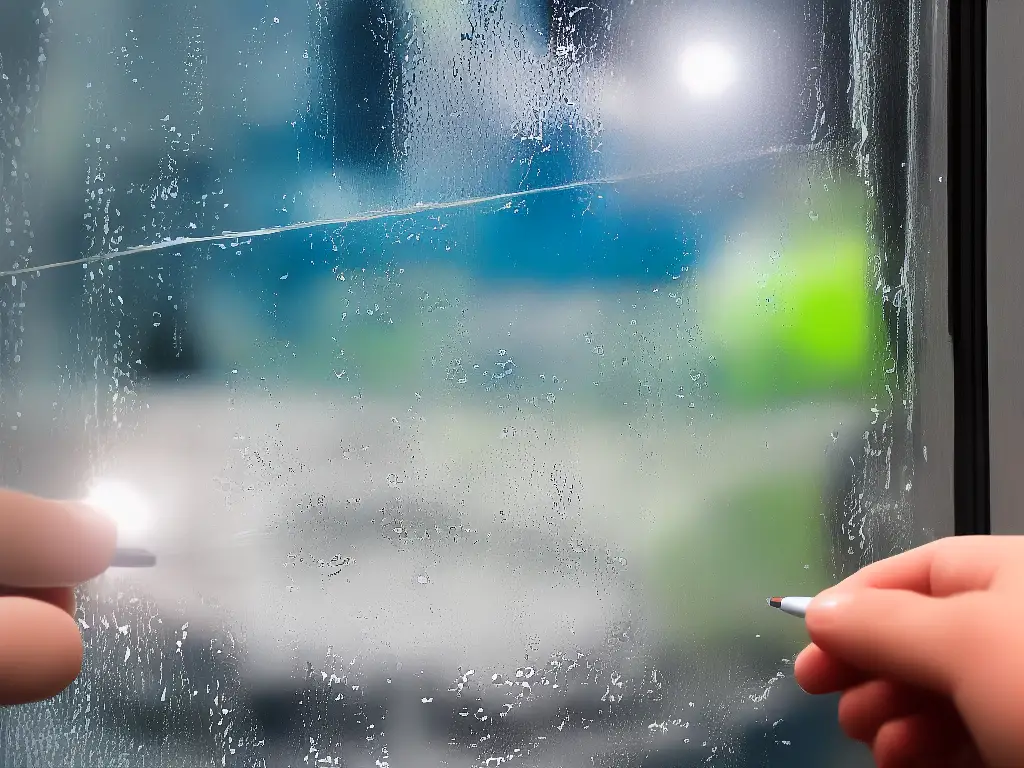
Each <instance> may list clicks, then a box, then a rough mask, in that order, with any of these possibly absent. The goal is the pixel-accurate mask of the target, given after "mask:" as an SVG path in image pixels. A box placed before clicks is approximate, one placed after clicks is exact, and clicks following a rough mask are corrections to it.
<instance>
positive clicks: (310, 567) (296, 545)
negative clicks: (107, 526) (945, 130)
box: [0, 0, 951, 768]
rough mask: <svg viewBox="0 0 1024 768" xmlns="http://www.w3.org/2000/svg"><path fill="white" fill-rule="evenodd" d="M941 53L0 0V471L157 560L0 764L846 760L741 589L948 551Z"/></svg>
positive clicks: (1, 718) (378, 12)
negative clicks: (931, 420) (924, 395)
mask: <svg viewBox="0 0 1024 768" xmlns="http://www.w3.org/2000/svg"><path fill="white" fill-rule="evenodd" d="M883 6H884V7H883ZM883 11H884V12H883ZM943 18H944V17H943V15H942V7H941V4H933V3H928V2H915V1H913V0H912V1H911V2H909V3H907V4H905V5H903V6H901V7H900V8H898V9H893V8H891V7H889V4H884V3H882V2H880V0H787V1H786V2H779V3H772V4H764V3H755V2H751V1H750V0H744V1H742V2H741V1H739V0H736V1H735V2H722V1H721V0H718V1H717V2H711V0H696V1H693V2H691V1H690V0H687V2H672V1H670V0H650V1H647V2H634V1H633V0H629V1H628V2H627V1H626V0H596V2H589V3H583V1H582V0H581V3H580V4H576V3H568V2H563V0H530V1H529V2H510V1H508V0H496V1H495V2H493V3H470V2H464V1H462V0H459V1H456V0H345V1H344V2H336V1H334V0H328V1H327V2H321V1H320V0H317V2H312V1H311V0H277V2H268V3H249V2H245V3H243V2H238V0H228V1H226V2H219V3H214V4H209V5H208V6H206V7H200V6H197V5H194V4H191V3H185V2H182V1H181V0H161V2H157V3H153V2H145V3H142V2H136V1H135V0H99V1H98V2H94V3H89V4H82V3H69V2H68V3H66V2H61V3H58V4H56V5H51V4H49V3H39V2H30V1H29V0H25V1H24V2H15V3H7V4H5V5H4V6H3V7H0V182H2V185H3V186H2V193H0V205H2V208H3V211H2V213H3V217H4V226H5V229H4V233H3V235H4V237H3V242H0V273H2V274H0V281H2V287H0V310H2V313H0V461H2V464H0V473H2V477H0V480H2V482H4V483H5V484H7V485H11V486H15V487H18V488H22V489H25V490H28V491H33V492H37V493H42V494H47V495H53V496H60V497H75V498H77V497H86V498H89V499H92V500H93V501H94V502H96V503H97V504H100V505H101V506H103V507H104V508H106V509H107V510H108V511H110V512H111V513H112V514H115V515H116V516H118V518H119V520H120V522H121V533H122V536H123V539H124V541H125V543H137V544H141V545H144V546H148V547H150V548H152V549H153V550H155V551H156V552H157V553H158V555H159V558H160V559H159V564H158V566H157V567H156V568H154V569H152V570H151V571H146V572H112V573H110V574H108V575H107V576H105V577H104V578H102V579H101V580H99V581H98V582H97V583H95V584H93V585H90V586H89V587H88V588H87V589H86V590H84V592H83V594H82V596H81V598H80V607H79V614H78V621H79V624H80V626H81V628H82V631H83V634H84V636H85V638H86V646H87V659H86V666H85V672H84V674H83V676H82V679H81V680H80V681H79V682H78V683H76V684H75V685H74V686H73V687H72V688H71V689H69V690H68V691H66V692H65V693H64V694H62V695H61V696H60V697H59V698H58V699H56V700H54V701H53V702H49V703H46V704H43V705H39V706H33V707H25V708H19V709H17V710H5V711H3V712H0V764H2V765H10V766H15V765H17V766H52V765H67V766H89V767H92V766H133V767H134V766H179V765H180V766H206V765H210V766H214V765H220V766H267V767H276V766H300V765H303V766H305V765H310V766H379V767H382V768H387V767H388V766H391V767H393V768H399V767H402V768H404V767H405V766H414V767H418V766H442V765H443V766H495V767H496V766H499V765H505V764H509V765H522V766H538V767H540V766H545V767H547V766H551V767H554V766H577V765H578V766H594V765H598V766H609V767H610V766H644V767H645V768H646V767H648V766H650V767H653V766H666V767H668V766H690V765H697V764H702V765H703V764H712V765H723V766H754V765H757V766H775V765H778V766H782V765H785V766H820V765H822V764H828V765H832V766H845V765H850V766H855V765H864V764H866V763H865V760H866V759H867V757H868V756H867V754H866V753H865V752H862V751H860V750H858V749H856V748H854V747H853V746H851V745H848V744H846V743H844V742H843V740H842V738H841V734H840V733H839V732H838V729H837V728H836V726H835V725H834V718H835V706H834V702H827V701H826V702H821V701H812V700H810V698H809V697H805V696H803V695H802V694H801V693H800V692H799V691H798V690H797V688H796V687H795V685H794V684H793V682H792V679H791V670H792V659H793V658H794V656H795V654H796V653H797V652H798V650H799V649H800V648H801V647H802V643H803V642H804V632H803V628H802V626H801V625H800V623H799V622H796V621H792V620H787V619H785V618H784V617H780V616H779V615H778V614H777V613H775V612H772V611H769V610H768V609H767V608H766V607H765V605H764V600H765V598H766V597H768V596H769V595H770V594H774V593H780V592H782V593H789V594H813V593H814V591H816V590H818V589H821V588H822V587H823V586H825V585H827V584H829V583H831V582H833V581H834V580H836V579H838V578H841V577H842V576H843V575H844V574H847V573H849V572H851V571H852V570H855V569H856V568H857V567H858V566H860V565H862V564H863V563H865V562H869V561H871V560H873V559H876V558H878V557H881V556H886V555H889V554H892V553H894V552H896V551H899V550H901V549H903V548H906V547H907V546H910V545H911V544H914V543H918V542H920V541H923V540H926V539H928V538H931V537H934V536H935V535H938V534H941V533H942V532H943V531H942V525H943V524H944V523H946V524H951V520H950V521H943V520H941V519H939V520H935V519H930V520H924V519H923V517H922V515H921V514H919V508H920V507H921V505H922V502H921V498H922V497H921V495H920V490H919V488H918V487H917V486H916V484H917V483H918V478H919V476H920V475H921V472H920V471H919V468H920V467H922V466H923V465H924V464H925V463H927V462H928V460H929V457H928V446H927V444H926V441H925V440H924V439H923V437H922V427H921V423H922V419H921V414H920V410H921V408H920V398H919V393H920V391H922V389H923V388H925V385H927V381H926V382H925V385H923V384H922V379H921V377H920V376H919V371H920V365H921V359H922V358H921V348H922V347H921V345H922V338H923V337H925V336H927V335H928V334H929V329H930V327H931V323H932V322H933V319H931V316H929V315H928V314H927V312H926V307H927V302H926V300H925V299H926V296H927V291H926V284H927V283H928V275H929V274H930V271H931V270H932V268H933V267H932V266H931V265H932V264H933V260H934V263H939V262H940V261H942V260H943V259H944V254H942V253H941V252H940V250H939V249H938V248H935V249H934V250H932V245H933V244H932V243H931V241H930V240H929V239H928V237H929V232H930V229H929V222H930V221H931V219H929V216H931V215H932V214H931V212H930V211H931V209H930V205H929V195H931V194H932V191H931V189H930V188H929V187H928V186H927V185H926V184H925V182H924V181H922V179H924V178H925V177H927V176H928V173H929V171H928V168H930V167H931V166H930V162H931V159H930V154H929V152H930V150H929V148H930V146H931V144H930V140H931V137H932V136H933V135H934V133H935V132H936V131H937V130H939V129H940V128H941V116H939V118H938V120H937V119H936V115H935V111H934V107H933V103H934V102H933V99H932V92H933V89H934V91H935V92H937V93H941V89H940V88H939V86H938V85H937V84H938V83H941V82H942V78H943V77H944V72H943V70H942V67H943V66H944V65H943V63H942V62H943V60H942V56H941V51H939V50H938V49H937V46H938V45H939V41H940V40H941V38H942V34H941V32H942V20H943ZM939 181H940V182H941V179H939ZM942 263H944V261H942ZM939 271H941V270H939ZM940 338H944V337H941V336H940ZM943 343H944V342H943ZM936 489H937V490H936ZM933 490H935V491H936V492H937V494H938V495H939V496H942V495H943V494H944V492H945V487H944V486H942V484H941V483H939V484H934V488H933Z"/></svg>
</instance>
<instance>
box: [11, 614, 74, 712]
mask: <svg viewBox="0 0 1024 768" xmlns="http://www.w3.org/2000/svg"><path fill="white" fill-rule="evenodd" d="M81 669H82V638H81V636H80V635H79V633H78V626H77V625H76V624H75V621H74V619H72V618H71V617H70V616H68V614H67V613H66V612H64V611H62V610H60V609H58V608H56V607H54V606H52V605H48V604H47V603H44V602H42V601H40V600H32V599H30V598H27V597H4V598H0V706H8V705H11V704H26V703H28V702H32V701H41V700H42V699H48V698H50V697H51V696H56V695H57V694H58V693H60V692H61V691H63V690H64V689H65V688H67V687H68V686H69V685H70V684H71V683H72V682H73V681H74V679H75V678H76V677H77V676H78V673H79V672H80V671H81Z"/></svg>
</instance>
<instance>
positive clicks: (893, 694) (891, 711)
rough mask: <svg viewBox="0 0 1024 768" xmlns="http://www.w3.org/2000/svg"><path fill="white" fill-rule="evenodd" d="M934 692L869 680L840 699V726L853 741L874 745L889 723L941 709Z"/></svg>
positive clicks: (885, 681)
mask: <svg viewBox="0 0 1024 768" xmlns="http://www.w3.org/2000/svg"><path fill="white" fill-rule="evenodd" d="M940 701H941V700H940V699H939V698H938V697H937V696H936V695H935V694H933V693H929V692H927V691H923V690H921V689H920V688H913V687H911V686H907V685H901V684H900V683H894V682H892V681H891V680H868V681H867V682H865V683H861V684H860V685H857V686H855V687H853V688H851V689H849V690H848V691H846V692H845V693H844V694H843V695H842V696H841V697H840V699H839V725H840V726H841V727H842V729H843V733H845V734H846V735H847V736H849V737H850V738H851V739H856V740H857V741H863V742H865V743H867V744H870V743H872V742H873V741H874V740H875V737H876V736H877V735H878V731H879V730H880V729H881V727H882V726H883V725H885V724H886V723H887V722H889V721H890V720H898V719H900V718H904V717H908V716H910V715H914V714H922V713H926V712H930V711H933V710H936V709H938V708H939V702H940Z"/></svg>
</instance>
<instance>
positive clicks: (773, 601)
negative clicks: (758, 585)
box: [768, 597, 782, 608]
mask: <svg viewBox="0 0 1024 768" xmlns="http://www.w3.org/2000/svg"><path fill="white" fill-rule="evenodd" d="M768 605H770V606H771V607H772V608H781V607H782V598H781V597H769V598H768Z"/></svg>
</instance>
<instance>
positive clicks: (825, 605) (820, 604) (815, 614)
mask: <svg viewBox="0 0 1024 768" xmlns="http://www.w3.org/2000/svg"><path fill="white" fill-rule="evenodd" d="M845 602H846V599H845V598H844V597H843V596H842V595H836V594H829V593H828V592H822V593H821V594H820V595H818V596H817V597H815V598H814V599H813V600H812V601H811V604H810V605H809V606H807V617H806V619H805V621H806V622H807V624H808V625H809V626H811V625H813V626H815V627H822V626H826V625H828V624H831V623H832V622H834V621H835V619H836V616H837V615H838V612H839V611H840V610H841V609H842V606H843V604H844V603H845Z"/></svg>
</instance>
